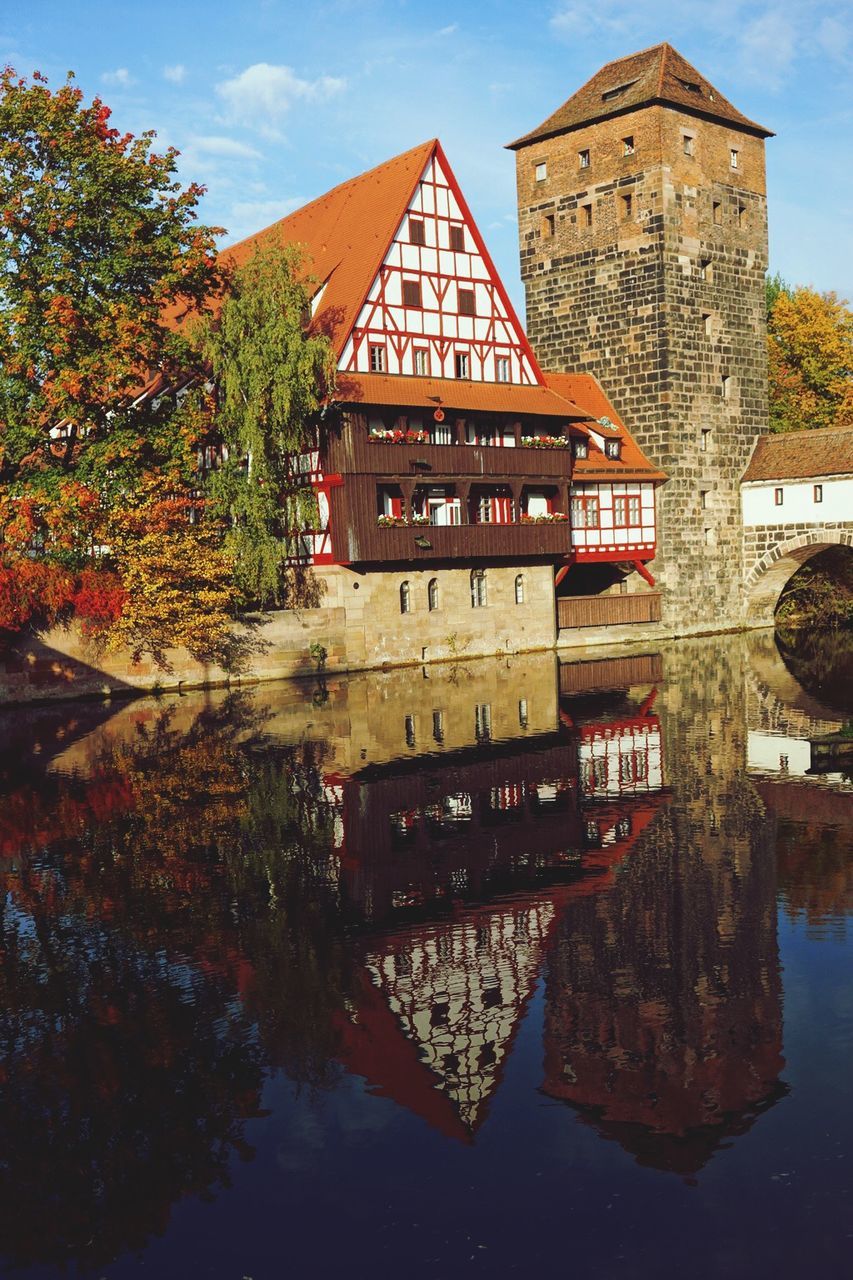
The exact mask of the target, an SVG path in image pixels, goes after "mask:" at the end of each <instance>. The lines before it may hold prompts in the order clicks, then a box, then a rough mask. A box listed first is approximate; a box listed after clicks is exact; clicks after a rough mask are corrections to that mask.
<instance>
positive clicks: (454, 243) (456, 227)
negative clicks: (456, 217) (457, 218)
mask: <svg viewBox="0 0 853 1280" xmlns="http://www.w3.org/2000/svg"><path fill="white" fill-rule="evenodd" d="M450 247H451V249H452V250H453V252H454V253H464V252H465V228H464V227H463V226H462V224H461V223H460V222H451V224H450Z"/></svg>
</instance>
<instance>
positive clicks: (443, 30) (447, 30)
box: [438, 22, 459, 36]
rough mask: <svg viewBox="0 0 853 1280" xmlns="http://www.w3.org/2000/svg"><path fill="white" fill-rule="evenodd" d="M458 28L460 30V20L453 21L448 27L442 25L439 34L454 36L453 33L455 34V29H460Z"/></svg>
mask: <svg viewBox="0 0 853 1280" xmlns="http://www.w3.org/2000/svg"><path fill="white" fill-rule="evenodd" d="M458 30H459V23H458V22H451V23H450V26H448V27H441V28H440V30H439V33H438V34H439V35H440V36H452V35H453V33H454V31H458Z"/></svg>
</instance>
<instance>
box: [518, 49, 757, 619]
mask: <svg viewBox="0 0 853 1280" xmlns="http://www.w3.org/2000/svg"><path fill="white" fill-rule="evenodd" d="M771 136H772V135H771V134H770V133H769V131H768V130H767V129H764V128H762V127H761V125H758V124H755V123H754V122H753V121H751V120H748V119H747V118H746V117H745V116H743V115H741V113H740V112H739V111H738V110H737V109H736V108H735V107H733V106H732V105H731V103H729V102H728V101H727V100H726V99H725V98H724V97H723V96H722V94H720V93H719V92H718V91H717V90H716V89H715V88H714V87H713V85H711V84H709V82H708V81H707V80H706V79H705V78H704V76H702V75H700V73H699V72H698V71H697V70H696V69H695V68H694V67H692V66H691V65H690V63H689V62H686V61H685V60H684V58H682V57H681V56H680V54H678V53H677V52H676V51H675V50H674V49H673V48H671V46H669V45H667V44H662V45H657V46H656V47H655V48H653V49H647V50H645V51H644V52H642V53H637V54H633V55H632V56H631V57H628V58H621V59H619V60H618V61H617V62H610V63H608V64H607V66H605V67H603V68H602V69H601V70H600V71H599V72H597V73H596V75H594V76H593V77H592V79H591V80H590V81H588V83H587V84H585V85H584V86H583V88H581V89H579V90H578V92H577V93H576V94H574V96H573V97H571V98H569V100H568V102H565V103H564V104H563V106H561V107H560V108H559V109H558V110H557V111H555V112H554V114H553V115H552V116H549V118H548V119H547V120H545V122H544V123H543V124H541V125H540V126H539V128H538V129H534V130H533V131H532V132H531V133H528V134H526V135H525V136H524V137H522V138H519V139H518V141H516V142H513V143H511V144H510V149H511V150H513V151H515V153H516V161H517V180H518V210H519V240H520V248H521V274H522V279H523V281H524V285H525V289H526V293H527V330H528V333H529V335H530V338H531V340H532V343H533V347H534V349H535V351H536V354H537V356H538V358H539V360H540V362H541V364H542V365H543V367H544V368H545V369H550V370H553V371H560V372H565V371H575V372H589V373H593V374H595V375H596V376H597V377H598V378H599V380H600V381H601V383H602V384H603V386H604V388H605V390H606V391H607V393H608V394H609V395H610V396H611V398H612V399H613V403H614V405H615V406H616V408H617V409H618V410H619V412H620V413H621V414H622V415H623V416H624V419H625V422H626V424H627V425H628V427H629V428H630V430H631V431H632V433H633V434H634V435H635V437H636V439H637V441H638V443H639V444H640V446H641V447H642V449H643V450H644V451H645V453H646V454H647V455H648V456H649V457H650V458H651V459H652V460H653V461H654V462H655V463H657V464H658V465H659V466H660V467H661V468H662V469H663V470H664V471H666V472H667V473H668V475H669V482H668V484H666V485H664V486H663V488H662V489H660V490H659V492H658V503H659V544H658V545H659V551H658V556H657V559H656V560H655V562H654V564H653V566H652V569H653V571H654V573H655V575H656V577H657V579H658V582H659V583H660V586H661V588H662V590H663V593H664V603H663V607H664V619H665V621H667V622H669V623H670V624H672V625H674V626H676V627H679V628H681V627H684V628H685V629H691V628H696V629H702V628H704V627H705V626H715V627H719V626H720V625H724V626H725V625H736V624H737V623H738V622H740V621H741V620H742V617H743V608H744V605H743V567H742V530H741V514H740V496H739V490H738V481H739V479H740V476H741V475H742V473H743V471H744V469H745V467H746V464H747V460H748V457H749V453H750V449H751V446H752V442H753V439H754V437H755V435H756V433H758V432H760V431H766V429H767V363H766V333H765V303H764V276H765V272H766V270H767V200H766V190H765V178H764V139H765V138H767V137H771Z"/></svg>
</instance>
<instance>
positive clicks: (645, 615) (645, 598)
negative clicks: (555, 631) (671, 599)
mask: <svg viewBox="0 0 853 1280" xmlns="http://www.w3.org/2000/svg"><path fill="white" fill-rule="evenodd" d="M660 600H661V598H660V592H659V591H644V592H642V593H639V592H638V593H637V594H636V595H626V596H621V595H620V596H560V597H559V599H558V600H557V625H558V627H559V628H560V629H561V630H563V629H564V628H566V629H567V628H569V627H618V626H624V625H626V624H631V623H636V622H660Z"/></svg>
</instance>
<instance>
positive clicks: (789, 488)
mask: <svg viewBox="0 0 853 1280" xmlns="http://www.w3.org/2000/svg"><path fill="white" fill-rule="evenodd" d="M741 510H742V514H743V537H744V541H743V551H744V556H743V560H744V572H745V582H746V618H747V621H748V622H749V623H751V624H753V625H758V626H760V625H762V624H767V625H768V626H770V625H772V623H773V615H774V612H775V609H776V606H777V604H778V602H779V597H780V595H781V593H782V591H783V589H784V587H785V585H786V584H787V582H788V580H789V579H790V578H791V577H792V576H793V574H795V573H796V572H797V570H798V569H799V568H800V567H801V566H802V565H804V564H805V563H806V561H807V560H810V559H811V558H812V557H813V556H815V555H817V554H818V552H820V551H825V550H826V549H827V548H828V547H837V546H846V547H849V548H851V549H853V427H842V428H835V427H828V428H826V429H823V430H817V431H792V432H789V433H787V434H785V435H775V436H761V437H759V439H758V441H757V443H756V446H755V449H754V450H753V454H752V457H751V459H750V462H749V466H748V467H747V469H746V472H745V473H744V477H743V481H742V483H741Z"/></svg>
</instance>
